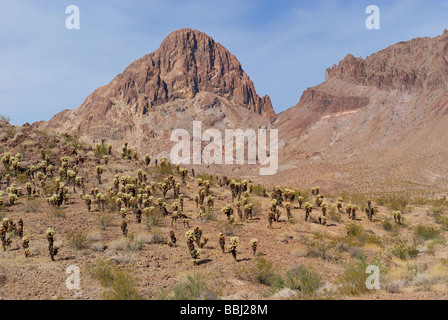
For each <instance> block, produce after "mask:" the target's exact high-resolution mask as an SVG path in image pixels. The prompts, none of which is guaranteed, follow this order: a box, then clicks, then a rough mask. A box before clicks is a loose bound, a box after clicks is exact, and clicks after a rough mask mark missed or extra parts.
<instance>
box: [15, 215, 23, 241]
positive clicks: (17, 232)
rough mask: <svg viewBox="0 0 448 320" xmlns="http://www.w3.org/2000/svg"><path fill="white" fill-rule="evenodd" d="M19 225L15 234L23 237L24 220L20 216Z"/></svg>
mask: <svg viewBox="0 0 448 320" xmlns="http://www.w3.org/2000/svg"><path fill="white" fill-rule="evenodd" d="M18 224H19V227H18V228H17V229H16V231H15V234H16V236H18V237H20V238H22V237H23V220H22V218H19V222H18Z"/></svg>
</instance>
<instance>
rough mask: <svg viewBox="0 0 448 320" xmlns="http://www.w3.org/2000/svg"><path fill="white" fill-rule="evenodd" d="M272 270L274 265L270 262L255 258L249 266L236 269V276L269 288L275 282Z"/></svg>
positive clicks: (261, 257) (260, 257) (262, 258)
mask: <svg viewBox="0 0 448 320" xmlns="http://www.w3.org/2000/svg"><path fill="white" fill-rule="evenodd" d="M274 270H275V268H274V263H273V262H272V261H271V260H268V259H266V258H265V257H263V256H257V257H256V258H255V259H254V260H253V261H252V263H251V265H249V266H245V267H241V268H239V269H237V270H236V275H237V276H238V277H239V278H241V279H245V280H249V281H253V282H256V283H260V284H264V285H267V286H270V285H272V284H273V283H274V280H276V274H275V272H274ZM277 280H278V279H277Z"/></svg>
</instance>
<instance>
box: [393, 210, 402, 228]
mask: <svg viewBox="0 0 448 320" xmlns="http://www.w3.org/2000/svg"><path fill="white" fill-rule="evenodd" d="M392 216H393V217H394V221H395V223H397V224H400V225H401V224H402V217H401V211H394V212H393V213H392Z"/></svg>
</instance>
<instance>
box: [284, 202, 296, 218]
mask: <svg viewBox="0 0 448 320" xmlns="http://www.w3.org/2000/svg"><path fill="white" fill-rule="evenodd" d="M285 209H286V216H287V218H288V221H290V222H292V221H293V220H294V219H293V217H292V214H291V202H289V201H288V202H286V203H285Z"/></svg>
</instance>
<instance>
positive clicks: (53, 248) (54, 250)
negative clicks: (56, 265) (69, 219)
mask: <svg viewBox="0 0 448 320" xmlns="http://www.w3.org/2000/svg"><path fill="white" fill-rule="evenodd" d="M54 234H55V231H54V229H53V228H52V227H49V228H48V229H47V231H46V232H45V236H46V237H47V240H48V252H49V253H50V257H51V260H52V261H54V256H55V255H57V254H58V250H59V248H58V247H56V246H54Z"/></svg>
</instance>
